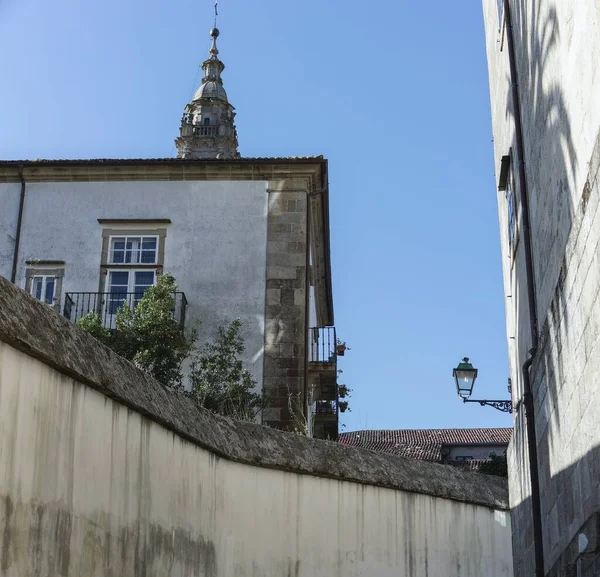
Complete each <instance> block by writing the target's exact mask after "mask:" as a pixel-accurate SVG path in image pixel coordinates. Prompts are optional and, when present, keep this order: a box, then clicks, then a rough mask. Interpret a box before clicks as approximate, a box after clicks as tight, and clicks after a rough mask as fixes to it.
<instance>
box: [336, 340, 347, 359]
mask: <svg viewBox="0 0 600 577" xmlns="http://www.w3.org/2000/svg"><path fill="white" fill-rule="evenodd" d="M346 350H350V347H348V346H346V343H343V342H342V341H340V339H338V340H337V342H336V344H335V353H336V354H337V356H338V357H343V356H344V354H345V353H346Z"/></svg>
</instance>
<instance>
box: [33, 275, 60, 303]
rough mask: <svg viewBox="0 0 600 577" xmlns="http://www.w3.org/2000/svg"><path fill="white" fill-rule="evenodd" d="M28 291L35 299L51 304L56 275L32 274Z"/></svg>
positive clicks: (53, 296) (54, 293)
mask: <svg viewBox="0 0 600 577" xmlns="http://www.w3.org/2000/svg"><path fill="white" fill-rule="evenodd" d="M30 292H31V294H32V295H33V296H34V297H35V298H36V299H38V300H40V301H42V302H44V303H46V304H47V305H53V304H54V298H55V295H56V276H54V275H34V276H32V277H31V289H30Z"/></svg>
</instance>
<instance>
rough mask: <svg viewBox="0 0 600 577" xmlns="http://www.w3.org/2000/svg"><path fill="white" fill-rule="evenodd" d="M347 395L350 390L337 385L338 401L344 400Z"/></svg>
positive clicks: (345, 386) (344, 386)
mask: <svg viewBox="0 0 600 577" xmlns="http://www.w3.org/2000/svg"><path fill="white" fill-rule="evenodd" d="M349 393H350V389H349V388H348V385H339V386H338V396H339V397H340V399H345V398H346V397H347V396H348V394H349Z"/></svg>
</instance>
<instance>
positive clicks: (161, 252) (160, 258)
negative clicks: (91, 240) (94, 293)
mask: <svg viewBox="0 0 600 577" xmlns="http://www.w3.org/2000/svg"><path fill="white" fill-rule="evenodd" d="M107 220H108V219H107ZM111 222H115V220H112V221H111ZM135 222H136V221H134V220H129V221H127V224H129V225H131V224H135ZM111 236H158V253H157V255H156V264H132V263H123V264H109V262H108V252H109V248H110V247H109V242H110V237H111ZM166 238H167V229H166V228H143V229H142V228H104V229H102V255H101V258H100V278H99V283H98V292H104V287H105V285H106V275H107V272H108V269H109V268H110V269H119V268H122V269H128V270H131V269H135V268H143V269H150V268H151V269H154V270H156V274H157V275H160V274H161V273H162V271H163V267H164V264H165V239H166Z"/></svg>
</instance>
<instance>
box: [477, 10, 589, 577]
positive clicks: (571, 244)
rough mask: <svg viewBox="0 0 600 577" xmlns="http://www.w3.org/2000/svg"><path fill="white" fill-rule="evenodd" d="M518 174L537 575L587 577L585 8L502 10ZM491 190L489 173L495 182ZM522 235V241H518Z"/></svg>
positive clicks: (517, 538) (501, 61)
mask: <svg viewBox="0 0 600 577" xmlns="http://www.w3.org/2000/svg"><path fill="white" fill-rule="evenodd" d="M502 5H503V3H502V2H501V3H498V2H496V1H495V0H483V11H484V21H485V29H486V44H487V59H488V68H489V79H490V96H491V110H492V126H493V137H494V164H495V167H496V170H498V169H499V168H500V161H501V158H502V157H503V156H504V155H510V156H511V158H512V169H511V172H512V173H513V175H512V176H513V179H514V180H513V185H514V189H515V206H516V210H515V212H514V215H513V216H514V222H515V223H516V228H517V241H516V248H515V250H514V254H510V252H511V250H510V248H509V242H508V229H509V210H510V208H509V203H508V201H507V198H506V196H505V193H504V191H499V192H498V209H499V220H500V239H501V245H502V266H503V273H504V289H505V294H506V321H507V322H506V324H507V337H508V348H509V357H510V358H509V363H510V372H511V374H510V376H511V379H512V383H513V404H514V406H515V411H514V415H513V417H514V435H513V440H512V442H511V446H510V447H509V451H508V459H509V487H510V501H511V513H512V526H513V536H514V539H513V552H514V571H515V576H516V577H525V576H529V575H532V574H533V564H534V562H533V535H532V513H531V501H530V495H531V487H530V481H529V474H530V473H529V466H528V456H527V434H526V423H525V415H524V410H523V407H522V403H521V401H522V392H523V389H522V382H521V367H522V365H523V363H524V361H525V359H526V358H527V357H528V355H529V349H530V348H531V346H532V335H531V334H530V329H529V311H528V304H527V291H526V284H525V268H524V260H525V258H524V257H525V255H524V246H523V245H524V242H522V241H521V242H520V241H519V240H518V237H519V232H520V229H521V227H522V212H521V211H522V206H521V198H522V197H521V193H522V191H520V190H519V186H518V178H516V176H517V167H518V164H517V163H518V161H519V159H517V158H515V157H514V150H515V127H514V113H513V110H514V105H515V103H514V102H513V101H512V97H511V85H510V73H509V66H508V64H509V63H508V53H507V52H508V48H507V41H506V34H507V30H506V26H505V24H506V22H505V14H504V9H503V8H502ZM509 5H510V9H511V14H512V22H513V32H514V39H515V58H516V65H517V72H518V87H519V91H520V102H521V112H522V117H523V140H524V148H525V150H524V157H525V158H524V161H525V172H526V177H527V186H528V191H529V197H530V218H531V236H532V245H533V266H534V277H535V278H534V285H535V291H536V308H537V310H536V313H537V318H538V324H539V331H538V332H539V346H538V350H537V354H536V356H535V359H534V363H533V365H532V367H531V370H530V374H531V377H532V386H533V395H534V404H535V426H536V437H537V450H538V468H539V475H540V493H541V508H542V531H543V545H544V564H545V567H544V574H545V575H547V576H550V577H567V576H577V577H592V576H593V577H597V575H598V574H599V573H598V565H599V564H600V563H598V555H599V554H600V523H599V522H598V518H599V514H600V427H599V426H598V422H599V419H600V390H599V388H598V382H599V379H600V347H599V346H598V344H599V342H600V339H599V337H600V293H599V289H600V210H598V208H599V206H600V203H599V199H600V182H599V178H598V176H599V169H600V130H599V129H600V107H599V106H598V93H599V92H598V91H599V89H600V68H599V67H598V66H597V57H596V54H597V53H598V50H600V20H599V19H598V3H597V2H595V1H594V0H582V1H581V2H571V1H568V0H551V1H549V2H535V1H533V0H510V2H509ZM496 176H497V177H498V174H497V175H496ZM521 232H522V231H521Z"/></svg>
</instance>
